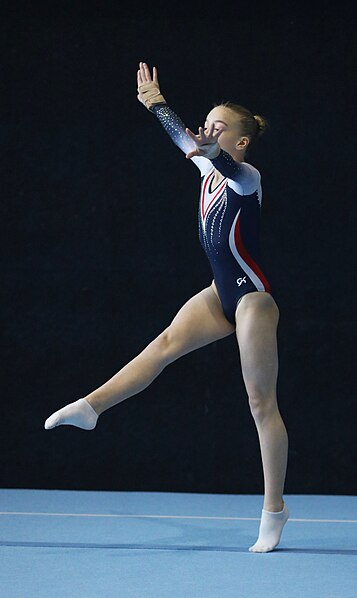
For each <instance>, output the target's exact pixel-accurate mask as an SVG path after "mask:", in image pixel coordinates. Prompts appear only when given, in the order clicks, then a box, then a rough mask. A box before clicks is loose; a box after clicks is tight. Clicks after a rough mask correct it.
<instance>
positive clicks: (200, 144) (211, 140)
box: [186, 123, 222, 160]
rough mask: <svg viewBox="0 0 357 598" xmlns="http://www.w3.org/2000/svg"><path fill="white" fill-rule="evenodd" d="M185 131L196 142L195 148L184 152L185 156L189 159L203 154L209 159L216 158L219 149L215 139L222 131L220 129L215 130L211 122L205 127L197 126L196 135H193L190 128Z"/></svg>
mask: <svg viewBox="0 0 357 598" xmlns="http://www.w3.org/2000/svg"><path fill="white" fill-rule="evenodd" d="M186 133H187V135H188V136H189V137H190V138H191V139H192V141H194V142H195V144H196V149H194V150H192V151H191V152H189V153H188V154H186V158H188V159H190V158H192V157H193V156H203V157H204V158H208V159H209V160H210V159H211V158H217V156H218V154H219V152H220V151H221V148H220V147H219V144H218V141H217V140H218V137H219V136H220V134H221V133H222V129H220V130H219V131H215V130H214V123H211V124H210V126H209V127H208V128H206V129H204V128H203V127H198V135H195V134H194V133H193V132H192V131H191V130H190V129H186Z"/></svg>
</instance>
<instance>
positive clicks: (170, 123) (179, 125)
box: [151, 104, 195, 154]
mask: <svg viewBox="0 0 357 598" xmlns="http://www.w3.org/2000/svg"><path fill="white" fill-rule="evenodd" d="M151 111H152V112H153V113H154V114H155V116H156V117H157V118H158V120H159V121H160V123H161V124H162V126H163V127H164V129H165V131H166V133H167V134H168V135H170V137H171V139H172V141H173V142H174V143H175V145H177V146H178V147H179V148H180V149H181V150H182V151H183V152H185V153H186V154H187V153H188V152H189V151H190V150H192V149H194V148H195V144H194V142H193V141H192V139H190V137H189V136H188V135H187V133H186V126H185V124H184V123H183V122H182V120H181V118H180V117H179V116H177V114H176V113H175V112H174V111H173V110H171V108H169V107H168V106H167V104H158V105H156V106H154V107H153V108H152V109H151Z"/></svg>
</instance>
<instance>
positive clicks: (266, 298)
mask: <svg viewBox="0 0 357 598" xmlns="http://www.w3.org/2000/svg"><path fill="white" fill-rule="evenodd" d="M252 309H254V310H259V312H260V313H264V314H266V315H269V316H271V317H275V318H276V319H277V320H278V319H279V308H278V306H277V304H276V303H275V301H274V299H273V297H272V296H271V295H270V293H263V292H256V293H247V295H244V296H243V298H242V300H241V301H240V303H239V305H238V307H237V313H238V312H239V313H240V314H241V313H242V312H248V311H249V310H252Z"/></svg>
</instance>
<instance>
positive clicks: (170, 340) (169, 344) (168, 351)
mask: <svg viewBox="0 0 357 598" xmlns="http://www.w3.org/2000/svg"><path fill="white" fill-rule="evenodd" d="M152 345H153V349H154V350H155V351H157V353H158V354H159V355H160V359H162V360H163V361H164V362H166V363H170V362H171V361H172V360H173V359H175V356H176V353H177V340H176V339H175V334H174V331H173V330H172V328H171V326H168V327H167V328H165V330H163V332H161V334H159V336H158V337H156V339H155V340H154V341H153V342H152Z"/></svg>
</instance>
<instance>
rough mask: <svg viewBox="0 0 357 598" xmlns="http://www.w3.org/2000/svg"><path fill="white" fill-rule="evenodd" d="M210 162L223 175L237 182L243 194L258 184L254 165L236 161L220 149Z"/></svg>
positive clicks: (249, 191)
mask: <svg viewBox="0 0 357 598" xmlns="http://www.w3.org/2000/svg"><path fill="white" fill-rule="evenodd" d="M211 163H212V164H213V166H214V167H215V168H216V169H217V170H218V172H220V173H221V174H222V175H223V176H225V177H227V179H229V180H231V181H233V182H234V183H237V184H238V185H239V186H240V187H241V189H242V190H243V193H244V195H245V194H247V195H249V194H250V193H252V191H254V190H255V189H257V188H258V187H259V186H260V174H259V171H258V170H257V169H256V168H254V166H252V165H251V164H247V162H236V161H235V160H233V158H232V157H231V156H230V155H229V154H228V153H227V152H225V151H223V150H222V149H221V151H220V153H219V154H218V156H217V158H212V159H211Z"/></svg>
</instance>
